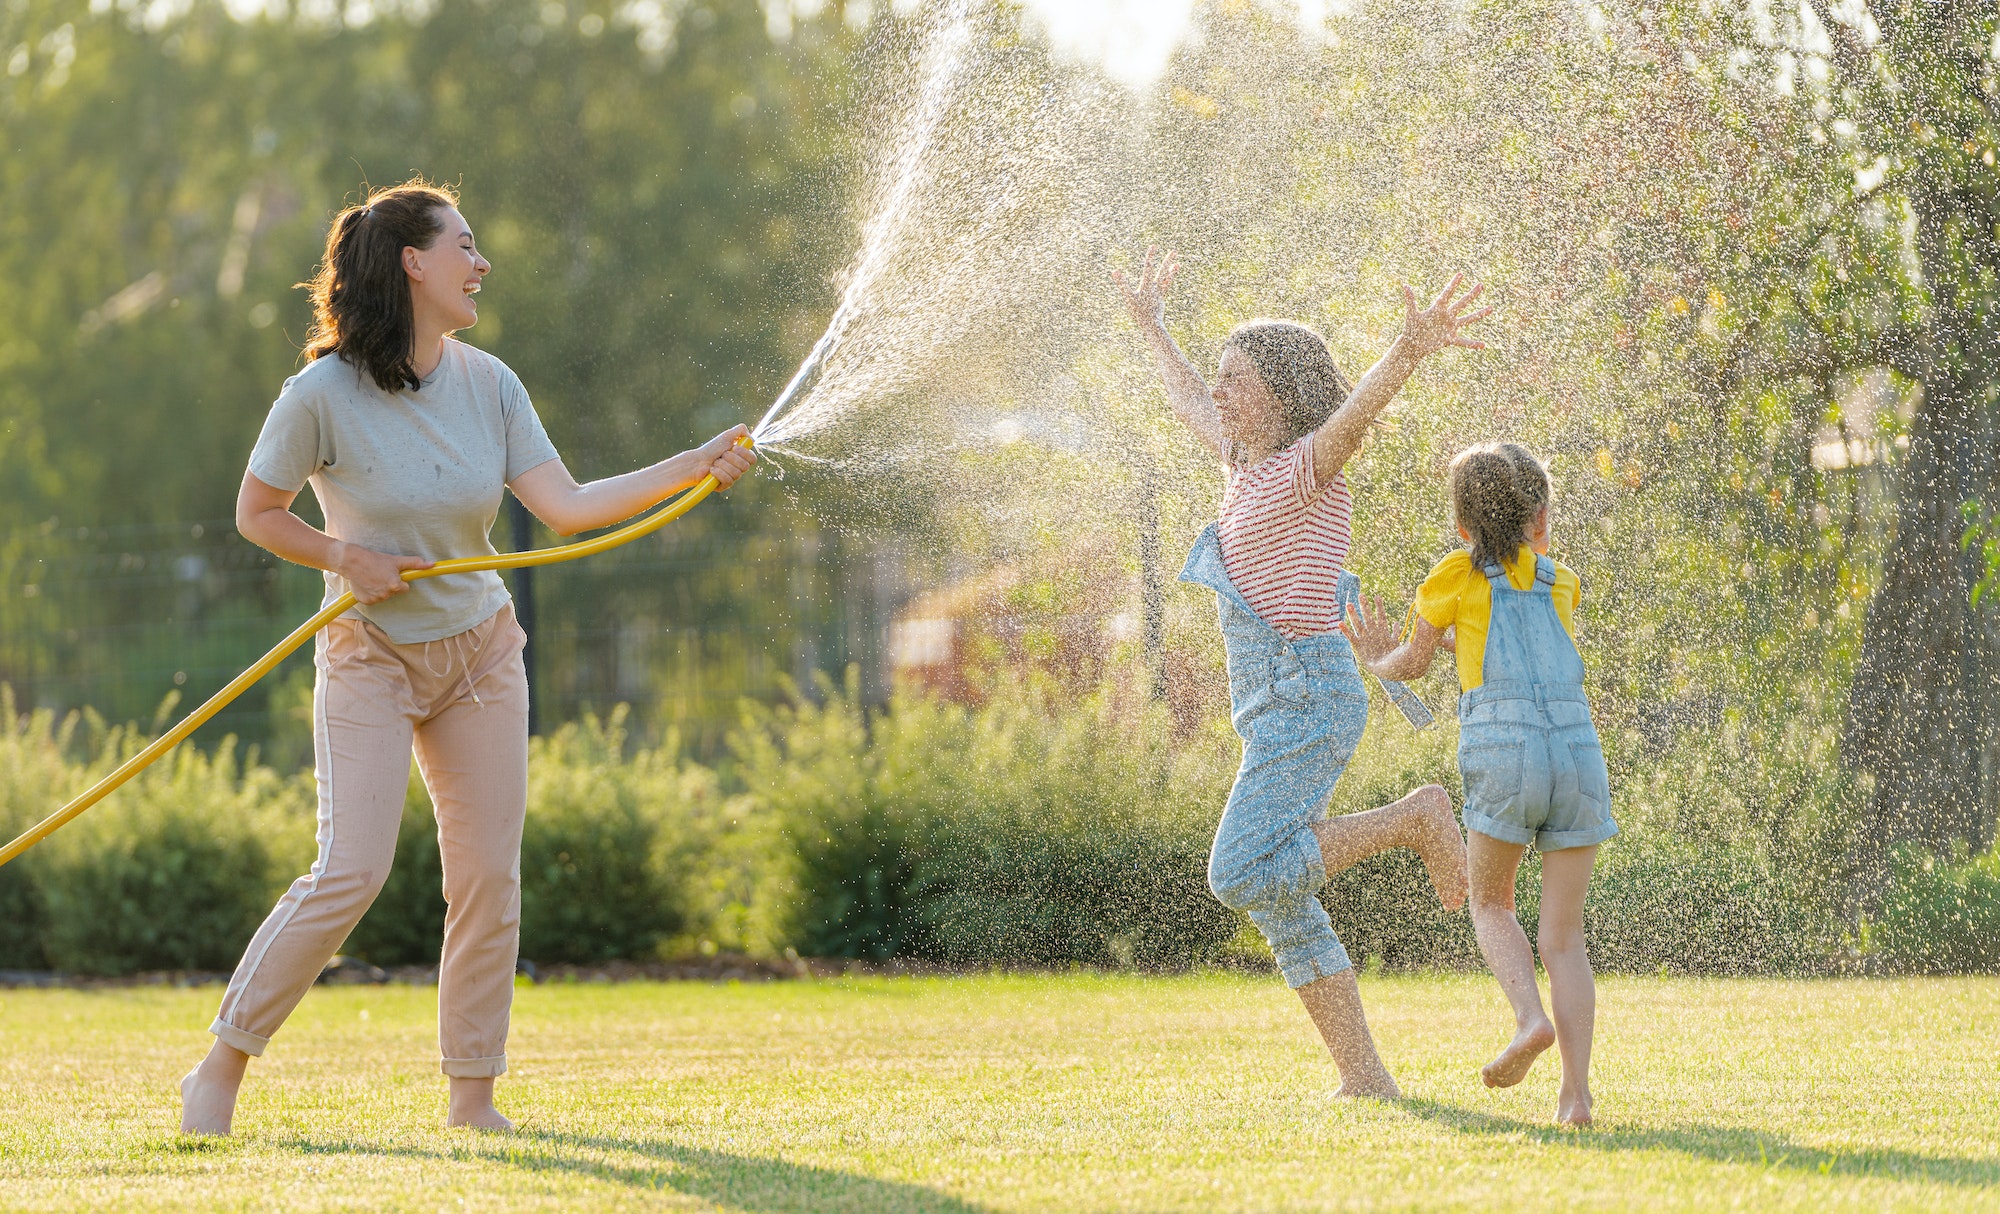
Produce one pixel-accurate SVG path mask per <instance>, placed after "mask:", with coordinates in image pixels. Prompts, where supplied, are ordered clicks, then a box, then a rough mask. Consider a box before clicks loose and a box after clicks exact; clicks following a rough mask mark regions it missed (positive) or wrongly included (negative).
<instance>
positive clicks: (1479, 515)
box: [1451, 443, 1553, 570]
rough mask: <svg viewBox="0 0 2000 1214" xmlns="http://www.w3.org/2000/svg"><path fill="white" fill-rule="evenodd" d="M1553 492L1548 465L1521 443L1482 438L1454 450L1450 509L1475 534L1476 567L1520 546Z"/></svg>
mask: <svg viewBox="0 0 2000 1214" xmlns="http://www.w3.org/2000/svg"><path fill="white" fill-rule="evenodd" d="M1552 495H1553V490H1552V489H1551V487H1550V485H1549V472H1548V469H1547V468H1545V467H1543V466H1542V461H1540V460H1538V459H1536V458H1535V456H1534V454H1533V453H1532V452H1530V451H1529V450H1528V449H1527V448H1526V447H1523V446H1521V445H1520V444H1519V443H1481V444H1480V445H1479V446H1477V447H1468V448H1466V449H1465V450H1463V451H1461V452H1459V453H1458V454H1457V455H1455V456H1453V457H1452V461H1451V512H1452V514H1453V515H1455V516H1456V517H1457V519H1458V525H1459V526H1461V527H1463V528H1465V532H1466V534H1467V535H1469V536H1471V537H1472V567H1473V568H1474V569H1479V570H1483V569H1485V568H1486V567H1487V566H1489V565H1493V564H1497V563H1499V562H1501V561H1505V560H1508V559H1510V558H1512V557H1513V555H1514V554H1515V553H1516V552H1519V551H1520V550H1521V545H1523V544H1525V543H1527V542H1528V527H1529V525H1530V524H1531V523H1533V522H1534V520H1535V516H1536V515H1537V514H1539V513H1541V511H1542V509H1543V508H1544V507H1546V506H1547V505H1548V504H1549V499H1550V497H1551V496H1552Z"/></svg>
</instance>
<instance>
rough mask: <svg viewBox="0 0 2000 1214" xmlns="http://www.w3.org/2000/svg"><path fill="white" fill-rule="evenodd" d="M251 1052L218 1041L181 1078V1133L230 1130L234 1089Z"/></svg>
mask: <svg viewBox="0 0 2000 1214" xmlns="http://www.w3.org/2000/svg"><path fill="white" fill-rule="evenodd" d="M248 1065H250V1055H248V1054H245V1053H244V1052H243V1051H241V1050H239V1049H236V1048H235V1047H234V1046H228V1045H224V1044H223V1043H222V1042H220V1041H217V1042H216V1043H215V1044H214V1045H213V1046H212V1047H210V1049H209V1051H208V1056H207V1057H206V1058H203V1059H202V1060H201V1062H200V1064H199V1065H197V1066H196V1067H195V1068H194V1069H193V1070H192V1071H189V1072H188V1073H187V1077H186V1078H184V1079H182V1080H181V1133H183V1134H213V1135H218V1136H221V1135H226V1134H228V1133H229V1123H230V1122H231V1121H233V1120H235V1117H236V1093H237V1091H238V1090H239V1089H241V1088H242V1086H243V1069H244V1068H245V1067H247V1066H248Z"/></svg>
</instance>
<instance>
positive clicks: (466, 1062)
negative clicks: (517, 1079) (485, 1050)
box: [444, 1054, 507, 1079]
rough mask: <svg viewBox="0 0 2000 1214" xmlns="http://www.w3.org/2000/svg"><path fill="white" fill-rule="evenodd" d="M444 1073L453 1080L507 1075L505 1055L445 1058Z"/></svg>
mask: <svg viewBox="0 0 2000 1214" xmlns="http://www.w3.org/2000/svg"><path fill="white" fill-rule="evenodd" d="M444 1073H445V1074H447V1075H450V1076H451V1077H452V1078H454V1079H492V1078H494V1077H495V1076H497V1075H505V1074H506V1073H507V1055H505V1054H499V1055H496V1056H494V1057H492V1058H447V1059H445V1060H444Z"/></svg>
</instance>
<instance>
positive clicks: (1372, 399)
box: [1114, 250, 1492, 1099]
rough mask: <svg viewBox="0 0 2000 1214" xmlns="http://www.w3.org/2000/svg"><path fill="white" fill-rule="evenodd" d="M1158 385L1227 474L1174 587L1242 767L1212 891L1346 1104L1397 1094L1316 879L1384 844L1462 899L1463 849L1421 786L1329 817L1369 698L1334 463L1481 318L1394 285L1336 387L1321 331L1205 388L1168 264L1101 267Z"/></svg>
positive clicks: (1236, 366)
mask: <svg viewBox="0 0 2000 1214" xmlns="http://www.w3.org/2000/svg"><path fill="white" fill-rule="evenodd" d="M1114 277H1115V278H1116V280H1117V282H1118V285H1119V289H1120V291H1121V293H1122V294H1123V296H1124V299H1125V304H1126V306H1127V308H1128V309H1129V310H1130V311H1131V313H1132V319H1133V321H1134V323H1135V324H1137V325H1138V327H1139V332H1140V334H1141V335H1142V336H1143V337H1144V338H1145V339H1146V343H1147V345H1148V346H1149V347H1150V348H1151V350H1152V353H1153V357H1154V360H1155V361H1156V362H1157V363H1158V364H1159V369H1160V375H1161V378H1162V379H1163V380H1164V381H1165V384H1166V389H1167V399H1168V401H1169V402H1170V403H1171V404H1172V406H1173V409H1174V412H1175V413H1176V414H1178V415H1179V416H1180V418H1181V420H1182V421H1184V422H1185V423H1186V424H1187V426H1188V428H1189V429H1190V430H1192V431H1193V432H1194V434H1195V436H1196V437H1197V438H1199V439H1200V440H1201V441H1202V442H1203V444H1205V445H1206V446H1207V447H1208V449H1209V450H1210V451H1211V452H1212V453H1213V454H1214V455H1215V456H1216V458H1217V459H1218V460H1220V461H1221V462H1222V463H1223V465H1224V467H1225V469H1226V470H1227V487H1226V488H1225V490H1224V492H1223V496H1222V510H1221V516H1220V518H1219V519H1218V520H1217V521H1216V522H1215V523H1212V524H1210V525H1209V526H1208V528H1207V529H1206V530H1204V531H1203V532H1202V534H1201V538H1200V539H1199V540H1197V541H1196V542H1195V547H1194V551H1193V552H1192V553H1190V554H1189V556H1188V560H1187V567H1186V568H1185V569H1183V570H1182V571H1181V580H1182V581H1186V582H1194V583H1196V584H1199V585H1203V586H1207V587H1209V588H1211V589H1213V590H1214V591H1215V592H1216V600H1217V606H1218V610H1219V612H1220V617H1219V618H1220V624H1221V628H1222V640H1223V648H1224V651H1225V652H1226V654H1227V657H1228V664H1229V697H1230V706H1231V714H1230V719H1231V723H1232V724H1233V725H1235V727H1236V731H1237V733H1238V734H1239V735H1240V736H1241V737H1242V739H1243V763H1242V767H1241V768H1240V769H1239V770H1238V772H1237V775H1236V782H1235V784H1234V786H1233V787H1231V789H1230V790H1229V801H1228V804H1227V805H1225V806H1224V807H1223V811H1222V820H1221V822H1220V823H1219V824H1218V825H1217V827H1216V832H1215V846H1214V848H1213V850H1211V852H1210V853H1209V859H1208V885H1209V889H1210V891H1211V892H1212V893H1214V894H1215V896H1216V898H1218V899H1219V900H1220V901H1221V902H1222V903H1223V904H1224V905H1225V906H1228V907H1229V908H1230V909H1232V910H1239V911H1243V912H1244V913H1246V914H1248V915H1249V916H1250V921H1251V922H1252V923H1255V924H1256V925H1257V929H1258V930H1259V931H1260V932H1262V933H1263V935H1264V939H1265V940H1266V941H1267V942H1268V943H1269V944H1270V946H1271V952H1272V954H1273V956H1274V957H1275V959H1276V960H1277V963H1278V969H1279V972H1281V973H1282V974H1283V975H1284V977H1285V982H1286V984H1287V985H1289V986H1291V987H1292V988H1293V989H1294V990H1296V991H1298V993H1299V998H1300V1000H1301V1001H1303V1002H1304V1004H1305V1007H1306V1012H1307V1014H1308V1015H1310V1016H1311V1017H1312V1020H1313V1024H1314V1025H1315V1026H1316V1027H1317V1028H1318V1029H1319V1032H1320V1037H1321V1039H1322V1040H1323V1041H1324V1042H1325V1043H1326V1047H1327V1050H1328V1051H1329V1052H1330V1053H1331V1054H1332V1055H1333V1059H1334V1063H1335V1065H1336V1066H1337V1067H1338V1068H1339V1070H1340V1076H1341V1087H1340V1093H1339V1094H1340V1095H1342V1096H1370V1097H1379V1098H1384V1099H1394V1098H1396V1097H1397V1096H1398V1095H1399V1094H1400V1090H1399V1089H1398V1088H1397V1086H1396V1081H1395V1079H1394V1078H1392V1077H1391V1076H1390V1074H1389V1071H1388V1069H1387V1068H1386V1067H1384V1066H1383V1065H1382V1059H1381V1056H1380V1055H1378V1054H1377V1053H1376V1051H1375V1042H1374V1039H1373V1037H1371V1036H1370V1035H1369V1032H1368V1021H1367V1018H1366V1017H1365V1016H1364V1015H1363V1013H1362V1009H1361V993H1360V987H1359V986H1358V985H1357V984H1356V982H1355V979H1354V969H1353V966H1352V964H1351V963H1350V961H1349V959H1348V956H1347V950H1346V948H1345V947H1343V946H1342V945H1341V943H1340V938H1339V937H1338V936H1337V935H1335V934H1334V931H1333V926H1332V923H1331V921H1330V920H1329V919H1328V917H1327V913H1326V908H1325V907H1323V906H1321V905H1320V902H1319V891H1320V889H1321V887H1323V886H1324V885H1325V884H1326V881H1327V877H1328V876H1329V875H1330V874H1333V873H1337V872H1339V871H1341V870H1342V869H1344V868H1348V867H1350V866H1351V865H1354V864H1356V863H1359V862H1360V861H1362V860H1364V859H1367V858H1368V857H1369V856H1372V855H1375V854H1376V853H1378V852H1382V851H1386V850H1388V849H1390V848H1393V847H1408V848H1411V849H1413V850H1415V851H1416V852H1417V854H1418V855H1420V856H1422V857H1423V861H1424V866H1425V868H1426V869H1427V870H1428V872H1429V876H1430V879H1431V882H1432V883H1433V885H1435V886H1436V888H1437V893H1438V898H1439V900H1440V901H1442V902H1443V903H1444V905H1445V906H1446V907H1447V908H1449V909H1456V908H1457V907H1459V906H1460V905H1462V904H1463V903H1464V901H1465V888H1466V874H1465V842H1464V839H1463V838H1462V837H1461V836H1460V835H1459V833H1458V823H1457V820H1456V819H1454V818H1453V816H1452V812H1451V798H1450V796H1449V795H1448V794H1447V793H1446V792H1445V790H1444V789H1442V788H1440V787H1438V786H1437V785H1435V784H1432V785H1426V786H1425V787H1423V788H1419V789H1417V790H1415V791H1414V792H1411V793H1410V794H1409V795H1408V796H1405V797H1404V798H1402V799H1401V800H1400V801H1397V802H1396V803H1395V804H1393V805H1387V806H1384V807H1382V808H1380V809H1373V810H1368V811H1367V812H1364V813H1352V814H1341V815H1339V816H1336V817H1332V818H1329V817H1327V813H1326V807H1327V801H1328V798H1329V797H1330V796H1331V794H1332V792H1333V786H1334V782H1335V781H1336V780H1338V779H1339V778H1340V773H1341V772H1342V770H1344V769H1345V768H1346V766H1347V761H1348V759H1349V758H1351V757H1352V756H1353V754H1354V748H1355V747H1356V746H1357V745H1358V744H1359V743H1360V741H1361V732H1362V727H1363V726H1364V725H1365V724H1366V722H1367V719H1368V692H1367V689H1366V688H1365V687H1364V686H1363V685H1362V682H1361V673H1360V671H1359V669H1358V668H1357V667H1356V666H1355V662H1354V653H1353V651H1352V649H1351V648H1350V647H1349V645H1348V642H1347V639H1346V637H1345V636H1343V635H1342V631H1341V630H1342V627H1343V623H1344V621H1343V619H1342V615H1341V609H1342V606H1343V597H1342V593H1341V573H1342V566H1343V565H1345V563H1346V561H1347V550H1348V543H1349V538H1350V536H1351V534H1352V526H1353V513H1354V510H1353V501H1352V499H1351V498H1350V497H1349V496H1348V492H1347V479H1346V476H1345V474H1344V470H1345V468H1346V466H1347V461H1348V460H1349V459H1350V458H1352V457H1353V455H1354V454H1355V452H1356V451H1357V450H1359V449H1360V446H1361V440H1362V437H1363V436H1364V435H1366V434H1367V432H1368V427H1369V425H1370V424H1372V423H1373V422H1374V420H1375V418H1376V416H1377V415H1379V414H1380V413H1381V412H1382V410H1383V409H1384V408H1386V407H1387V406H1388V404H1389V401H1390V400H1391V399H1392V398H1393V397H1394V396H1395V394H1396V392H1397V390H1398V389H1399V388H1401V387H1402V386H1403V383H1404V381H1405V380H1407V379H1409V377H1410V375H1411V373H1413V372H1414V371H1415V370H1416V368H1417V364H1418V363H1419V362H1421V361H1422V360H1423V359H1425V358H1427V357H1429V356H1431V355H1433V354H1435V353H1437V352H1438V351H1440V350H1445V349H1449V348H1452V347H1454V346H1457V347H1466V348H1471V349H1478V348H1479V346H1480V343H1479V342H1477V341H1475V340H1473V339H1472V338H1471V337H1469V336H1467V335H1466V334H1464V333H1462V332H1461V331H1460V330H1461V329H1462V328H1463V327H1464V326H1467V325H1470V324H1473V323H1475V322H1477V321H1479V320H1481V319H1483V318H1484V317H1485V316H1486V315H1487V314H1488V313H1489V312H1490V311H1491V310H1492V309H1490V308H1483V309H1480V310H1479V311H1476V312H1473V311H1468V309H1469V308H1470V306H1471V304H1472V302H1473V301H1474V300H1475V299H1477V298H1478V296H1479V288H1478V287H1474V288H1473V289H1472V290H1471V291H1470V292H1468V293H1467V294H1465V295H1463V296H1458V297H1456V298H1455V295H1456V292H1457V290H1458V285H1459V280H1458V279H1457V278H1453V279H1452V280H1451V285H1450V286H1447V287H1446V288H1445V289H1444V292H1443V294H1441V295H1439V296H1438V298H1437V299H1436V300H1434V301H1433V302H1432V303H1431V305H1430V307H1428V308H1423V309H1419V308H1418V307H1417V304H1416V298H1415V296H1414V295H1412V294H1411V292H1410V289H1409V288H1408V287H1404V288H1403V296H1404V309H1405V316H1404V326H1403V332H1402V334H1401V335H1400V336H1398V337H1397V338H1396V340H1395V342H1394V344H1393V345H1391V346H1390V348H1389V350H1388V352H1387V353H1385V354H1383V356H1382V358H1381V359H1380V360H1379V361H1377V362H1376V364H1375V365H1374V366H1373V367H1371V368H1369V370H1368V373H1367V374H1366V375H1363V376H1362V377H1361V381H1360V382H1359V383H1357V384H1355V385H1354V387H1353V389H1352V391H1350V390H1349V388H1348V385H1347V381H1346V379H1345V378H1344V377H1343V376H1342V375H1341V373H1340V368H1339V367H1338V366H1336V365H1335V364H1334V361H1333V356H1332V355H1331V354H1329V353H1328V352H1327V349H1326V343H1325V342H1323V341H1321V340H1320V337H1319V335H1318V334H1316V333H1314V332H1313V331H1312V330H1310V329H1308V328H1306V327H1305V326H1303V325H1296V324H1290V323H1288V322H1285V321H1271V320H1259V321H1251V322H1249V323H1247V324H1244V325H1241V326H1239V327H1238V328H1237V329H1236V330H1235V331H1234V332H1233V333H1231V334H1230V335H1229V338H1228V340H1227V341H1225V342H1224V343H1223V347H1222V358H1221V362H1220V365H1219V366H1218V368H1217V375H1216V385H1215V388H1214V390H1213V391H1210V390H1209V387H1208V385H1207V383H1206V382H1204V381H1203V379H1202V377H1201V372H1200V371H1198V370H1197V369H1196V368H1195V365H1194V364H1193V363H1192V362H1190V361H1188V358H1187V356H1186V355H1185V354H1183V353H1181V349H1180V347H1179V346H1178V345H1176V344H1175V343H1174V339H1173V337H1172V336H1171V335H1170V334H1168V332H1167V326H1166V297H1167V290H1168V288H1169V287H1170V286H1171V285H1172V283H1173V278H1174V257H1173V254H1171V253H1169V254H1168V255H1167V257H1166V258H1165V259H1164V260H1163V261H1162V262H1161V263H1160V264H1159V265H1158V266H1157V267H1155V265H1154V262H1153V254H1152V251H1151V250H1148V252H1147V254H1146V260H1145V264H1144V266H1143V267H1142V269H1141V270H1140V274H1139V281H1138V282H1137V283H1136V284H1134V283H1128V282H1127V281H1126V280H1125V277H1124V275H1122V274H1117V275H1114Z"/></svg>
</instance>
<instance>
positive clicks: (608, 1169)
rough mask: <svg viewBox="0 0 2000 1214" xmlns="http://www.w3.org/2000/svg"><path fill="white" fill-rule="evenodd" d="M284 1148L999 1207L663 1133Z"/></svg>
mask: <svg viewBox="0 0 2000 1214" xmlns="http://www.w3.org/2000/svg"><path fill="white" fill-rule="evenodd" d="M284 1145H285V1146H287V1147H289V1148H290V1149H292V1150H296V1151H300V1152H303V1153H306V1154H314V1155H335V1154H338V1155H385V1156H399V1157H403V1158H418V1159H438V1160H447V1159H448V1160H459V1161H480V1160H483V1161H486V1162H490V1163H496V1164H504V1165H506V1166H508V1167H514V1168H521V1169H523V1170H525V1171H529V1172H562V1173H568V1174H570V1175H574V1176H579V1177H588V1178H590V1179H593V1180H603V1181H610V1182H612V1183H614V1184H622V1185H626V1186H629V1187H631V1188H635V1189H650V1190H653V1191H656V1192H674V1193H685V1194H687V1195H688V1196H690V1197H699V1198H702V1199H704V1200H706V1201H712V1202H715V1203H716V1204H718V1205H723V1206H728V1207H730V1208H732V1209H741V1210H752V1211H758V1212H759V1214H789V1212H792V1211H797V1212H799V1214H806V1212H815V1214H816V1212H817V1211H823V1210H824V1211H833V1210H852V1211H857V1212H864V1211H865V1212H868V1214H873V1212H875V1211H884V1212H889V1211H907V1212H909V1214H987V1211H988V1209H989V1207H986V1206H982V1205H979V1204H977V1203H975V1202H970V1201H965V1200H963V1199H961V1198H957V1197H953V1196H951V1195H950V1194H947V1193H940V1192H938V1191H936V1190H935V1189H928V1188H925V1187H924V1186H922V1185H915V1184H904V1183H901V1182H898V1181H893V1180H878V1179H876V1178H874V1177H872V1176H863V1175H861V1174H859V1173H855V1172H842V1171H838V1170H836V1169H833V1168H820V1167H813V1166H811V1165H809V1164H800V1163H789V1162H787V1161H785V1160H783V1159H779V1158H777V1157H775V1156H766V1155H736V1154H731V1153H730V1152H727V1151H711V1150H707V1149H705V1148H702V1147H691V1146H682V1145H681V1144H679V1143H676V1142H672V1141H670V1140H667V1139H663V1138H638V1139H628V1138H615V1137H610V1136H607V1135H595V1134H557V1133H550V1132H548V1131H540V1130H532V1129H524V1130H519V1131H516V1132H515V1133H513V1134H510V1135H490V1136H489V1135H484V1134H481V1135H478V1136H477V1137H476V1138H475V1139H474V1140H473V1141H471V1142H468V1143H466V1144H465V1145H464V1146H462V1147H457V1148H452V1149H442V1150H439V1149H426V1148H422V1147H411V1146H405V1145H391V1144H388V1143H374V1144H371V1143H363V1142H354V1143H347V1142H327V1141H325V1140H314V1139H293V1140H292V1141H290V1142H287V1143H285V1144H284ZM621 1156H622V1157H623V1158H620V1157H621Z"/></svg>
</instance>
